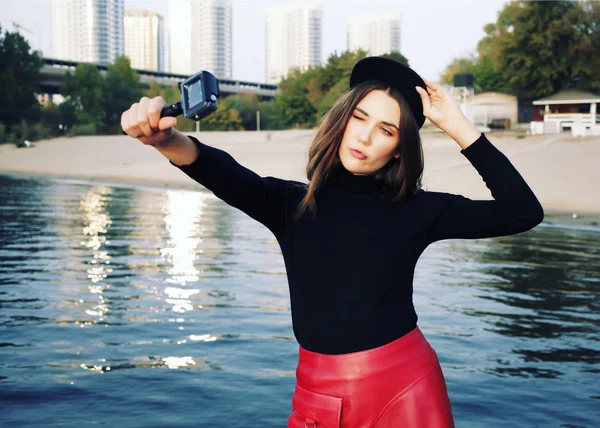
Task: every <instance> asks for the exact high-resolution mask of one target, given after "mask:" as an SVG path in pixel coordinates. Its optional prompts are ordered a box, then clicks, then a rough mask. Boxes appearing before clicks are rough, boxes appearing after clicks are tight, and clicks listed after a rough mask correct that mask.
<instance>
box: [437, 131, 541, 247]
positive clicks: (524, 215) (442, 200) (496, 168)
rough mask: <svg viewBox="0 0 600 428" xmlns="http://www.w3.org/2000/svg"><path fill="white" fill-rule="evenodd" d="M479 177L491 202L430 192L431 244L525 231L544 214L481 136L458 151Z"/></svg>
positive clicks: (500, 155)
mask: <svg viewBox="0 0 600 428" xmlns="http://www.w3.org/2000/svg"><path fill="white" fill-rule="evenodd" d="M460 152H461V154H463V155H464V156H465V157H466V158H467V159H468V160H469V162H471V164H472V165H473V166H474V167H475V169H476V170H477V172H479V174H480V175H481V177H482V178H483V180H484V181H485V184H486V186H487V188H488V189H490V191H491V193H492V197H493V198H494V200H471V199H469V198H466V197H464V196H462V195H455V194H451V193H442V192H430V193H432V194H433V196H434V197H435V203H433V207H432V208H433V212H434V217H433V222H432V224H431V225H430V228H429V240H430V242H435V241H440V240H442V239H450V238H467V239H468V238H471V239H475V238H491V237H496V236H504V235H513V234H517V233H521V232H525V231H528V230H530V229H532V228H534V227H535V226H537V225H538V224H540V223H541V222H542V220H543V219H544V210H543V208H542V205H541V204H540V202H539V201H538V199H537V198H536V196H535V195H534V194H533V191H532V190H531V189H530V188H529V186H528V185H527V183H526V182H525V180H524V179H523V177H522V176H521V174H519V172H518V171H517V170H516V169H515V167H514V166H513V165H512V163H511V162H510V161H509V160H508V158H507V157H506V156H505V155H504V154H503V153H502V152H501V151H500V150H498V149H497V148H496V147H495V146H494V145H493V144H492V143H491V142H490V141H489V140H488V139H487V137H486V136H485V135H484V134H481V136H480V137H479V138H478V139H477V140H476V141H475V142H474V143H473V144H471V145H470V146H469V147H467V148H466V149H463V150H461V151H460Z"/></svg>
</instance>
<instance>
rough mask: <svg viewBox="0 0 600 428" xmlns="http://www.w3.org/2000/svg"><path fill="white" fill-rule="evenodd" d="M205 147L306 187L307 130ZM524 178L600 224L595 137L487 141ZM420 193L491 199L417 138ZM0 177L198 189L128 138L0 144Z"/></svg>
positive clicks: (435, 147) (215, 137)
mask: <svg viewBox="0 0 600 428" xmlns="http://www.w3.org/2000/svg"><path fill="white" fill-rule="evenodd" d="M192 135H195V136H196V137H197V138H199V139H200V141H203V142H204V143H206V144H209V145H212V146H215V147H218V148H221V149H223V150H225V151H227V152H228V153H230V154H231V155H232V156H233V157H234V158H235V159H236V160H237V161H238V162H239V163H241V164H242V165H244V166H246V167H248V168H250V169H252V170H253V171H255V172H256V173H258V174H259V175H261V176H267V175H271V176H275V177H280V178H285V179H293V180H298V181H304V182H306V181H307V180H306V176H305V172H304V168H305V165H306V161H307V158H308V155H307V153H308V147H309V145H310V142H311V139H312V137H313V136H314V131H312V130H291V131H272V132H262V131H261V132H201V133H198V134H192ZM487 135H488V138H489V139H490V140H491V141H492V143H493V144H494V145H495V146H496V147H498V149H500V150H501V151H502V152H503V153H504V154H505V155H506V156H507V157H508V158H509V159H510V161H511V162H512V163H513V165H514V166H515V167H516V168H517V170H518V171H519V172H520V173H521V175H523V177H524V178H525V180H526V181H527V183H528V184H529V185H530V187H531V188H532V189H533V191H534V193H535V194H536V195H537V197H538V198H539V200H540V201H541V203H542V205H543V206H544V209H545V212H546V218H547V219H548V218H549V216H553V217H556V216H561V217H564V218H572V217H573V214H577V216H578V218H579V220H578V222H580V221H581V220H582V219H583V218H585V219H587V221H598V220H600V173H599V171H600V138H598V137H584V138H574V137H571V135H570V134H565V133H563V134H560V135H537V136H526V137H524V138H517V137H516V135H515V134H511V133H500V132H499V133H495V132H490V133H488V134H487ZM422 140H423V150H424V155H425V171H424V175H423V184H424V188H425V189H427V190H432V191H442V192H450V193H458V194H462V195H464V196H467V197H470V198H472V199H492V197H491V194H490V192H489V190H488V189H487V188H486V186H485V184H484V182H483V180H482V179H481V177H480V176H479V174H478V173H477V171H476V170H475V168H473V167H472V165H471V164H470V163H469V162H468V160H467V159H466V158H465V157H464V156H463V155H462V154H460V147H459V146H458V144H456V143H455V142H454V141H452V140H451V139H450V138H448V137H447V136H446V135H445V134H443V133H439V132H422ZM0 174H8V175H25V176H42V177H60V178H71V179H82V180H86V181H92V182H96V183H104V184H120V185H122V184H131V185H150V186H160V187H166V188H173V189H178V188H181V189H196V190H199V189H202V187H201V186H200V185H199V184H197V183H195V182H194V181H192V180H191V179H190V178H189V177H187V176H186V175H184V174H183V173H182V172H181V171H179V170H178V169H177V168H174V167H173V166H172V165H170V164H169V162H168V161H167V160H166V159H165V158H164V157H163V156H162V155H161V154H160V153H159V152H158V151H156V149H154V148H153V147H149V146H144V145H143V144H141V143H139V142H138V141H137V140H134V139H132V138H129V137H127V136H93V137H77V138H59V139H54V140H46V141H39V142H36V143H34V146H33V147H31V148H21V149H17V148H16V147H15V146H14V145H12V144H3V145H0Z"/></svg>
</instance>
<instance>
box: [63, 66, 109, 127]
mask: <svg viewBox="0 0 600 428" xmlns="http://www.w3.org/2000/svg"><path fill="white" fill-rule="evenodd" d="M103 83H104V82H103V79H102V75H101V74H100V71H98V68H96V66H95V65H93V64H88V63H80V64H79V65H77V67H76V68H75V74H73V73H71V72H67V74H66V76H65V81H64V83H63V87H62V94H63V95H64V96H65V101H64V102H63V103H62V104H66V106H65V107H64V108H63V109H64V110H63V111H64V112H65V113H67V115H68V118H69V120H70V121H73V122H72V123H71V124H75V125H82V124H84V125H87V124H92V125H94V127H100V126H102V119H103V118H104V111H103V107H102V100H103V97H102V89H103ZM62 104H61V105H62ZM73 114H74V118H73ZM73 119H74V120H73ZM71 124H69V125H71Z"/></svg>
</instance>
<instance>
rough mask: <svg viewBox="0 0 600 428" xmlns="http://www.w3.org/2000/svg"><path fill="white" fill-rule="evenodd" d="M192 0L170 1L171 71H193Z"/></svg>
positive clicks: (188, 73) (187, 73) (189, 72)
mask: <svg viewBox="0 0 600 428" xmlns="http://www.w3.org/2000/svg"><path fill="white" fill-rule="evenodd" d="M191 13H192V0H171V1H170V2H169V31H168V34H169V42H168V43H169V62H170V64H169V72H171V73H179V74H185V75H190V74H191V73H192V19H191V16H190V14H191Z"/></svg>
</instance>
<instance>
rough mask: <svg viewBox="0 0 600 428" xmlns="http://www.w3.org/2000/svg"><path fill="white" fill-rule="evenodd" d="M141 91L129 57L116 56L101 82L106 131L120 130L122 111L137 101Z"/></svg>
mask: <svg viewBox="0 0 600 428" xmlns="http://www.w3.org/2000/svg"><path fill="white" fill-rule="evenodd" d="M142 93H143V91H142V87H141V85H140V76H139V74H137V72H136V71H135V70H133V69H132V68H131V62H130V61H129V58H127V57H125V56H120V57H117V58H116V59H115V62H114V63H113V64H111V65H110V66H109V67H108V71H107V73H106V76H105V77H104V84H103V93H102V105H103V106H104V126H105V130H106V131H107V132H109V133H115V132H117V131H120V126H119V125H120V123H121V115H122V113H123V112H124V111H125V110H127V109H128V108H129V107H130V106H131V105H132V104H133V103H135V102H137V101H139V100H140V98H141V97H142Z"/></svg>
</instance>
